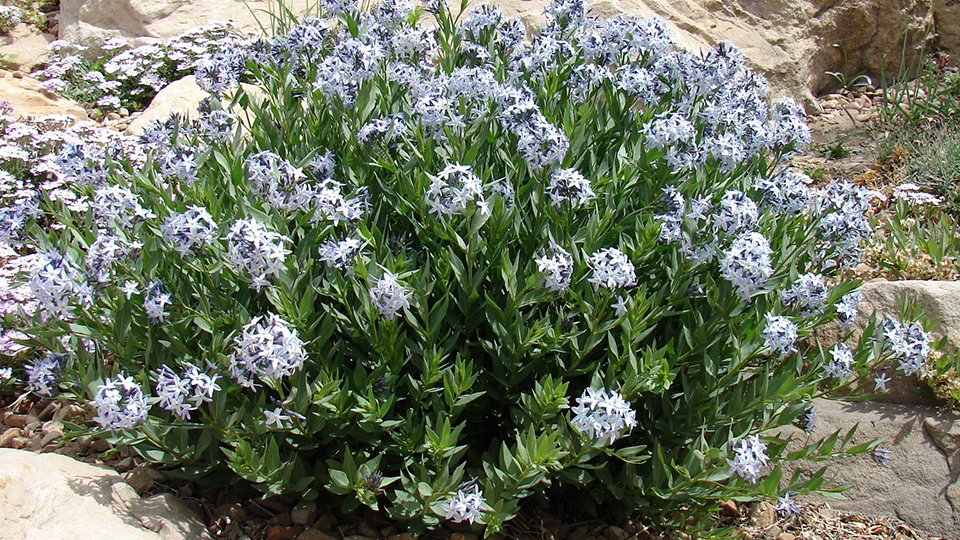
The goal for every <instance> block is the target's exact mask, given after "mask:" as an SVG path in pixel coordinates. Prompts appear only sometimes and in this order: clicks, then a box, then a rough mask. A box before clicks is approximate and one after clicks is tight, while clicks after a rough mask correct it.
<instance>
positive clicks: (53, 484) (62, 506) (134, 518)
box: [0, 448, 211, 540]
mask: <svg viewBox="0 0 960 540" xmlns="http://www.w3.org/2000/svg"><path fill="white" fill-rule="evenodd" d="M0 538H10V539H13V538H17V539H22V540H102V539H103V538H111V539H118V540H119V539H123V540H161V539H162V540H209V539H210V538H211V536H210V533H209V532H208V531H207V529H206V527H204V525H203V522H202V521H200V519H199V518H198V516H196V515H195V514H194V513H193V512H192V511H191V510H190V509H189V508H188V507H187V506H186V505H185V504H184V503H183V502H181V501H180V500H178V499H177V498H176V497H173V496H171V495H170V494H163V495H154V496H152V497H149V498H143V499H142V498H140V496H139V495H137V492H136V491H135V490H134V489H133V488H132V487H131V486H130V485H128V484H126V483H124V482H123V479H122V478H120V475H118V474H117V473H116V472H115V471H113V470H112V469H108V468H106V467H99V466H96V465H90V464H87V463H82V462H79V461H77V460H75V459H72V458H70V457H67V456H61V455H58V454H34V453H32V452H25V451H22V450H11V449H8V448H3V449H0Z"/></svg>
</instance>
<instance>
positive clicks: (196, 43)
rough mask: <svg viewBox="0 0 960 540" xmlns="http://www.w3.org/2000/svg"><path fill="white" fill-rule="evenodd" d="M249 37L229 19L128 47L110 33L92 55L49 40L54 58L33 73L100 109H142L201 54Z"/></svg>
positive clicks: (57, 89) (45, 84)
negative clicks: (241, 32) (233, 27)
mask: <svg viewBox="0 0 960 540" xmlns="http://www.w3.org/2000/svg"><path fill="white" fill-rule="evenodd" d="M245 43H247V41H246V40H244V39H243V38H241V37H240V36H238V35H236V34H235V33H233V32H232V31H231V30H230V27H229V25H228V24H227V23H211V24H209V25H206V26H203V27H200V28H196V29H194V30H191V31H189V32H185V33H183V34H181V35H179V36H176V37H173V38H170V39H169V40H167V41H165V42H160V43H156V44H150V45H141V46H139V47H133V48H127V44H128V41H127V40H126V39H125V38H121V37H115V38H108V39H106V40H105V41H104V42H103V43H102V44H101V45H100V54H98V55H97V57H96V58H95V59H92V60H91V59H89V58H86V57H85V56H84V55H83V52H84V50H85V49H86V47H83V46H81V45H77V44H74V43H70V42H67V41H63V40H56V41H53V42H51V43H50V44H49V45H48V46H47V48H48V49H50V50H51V51H52V52H53V58H52V60H50V61H49V62H48V63H47V65H46V67H44V69H42V70H39V71H37V72H35V73H34V75H35V76H36V77H37V78H39V79H40V80H42V81H43V83H42V85H43V88H44V89H46V90H47V91H49V92H54V93H58V94H61V95H63V96H66V97H69V98H71V99H74V100H76V101H79V102H81V103H87V104H90V105H92V106H95V107H97V108H99V109H101V110H106V111H112V110H117V109H119V108H121V107H129V108H131V109H140V108H142V107H144V106H146V105H147V104H148V103H150V100H151V99H153V96H155V95H156V94H157V92H159V91H160V90H162V89H163V88H164V87H165V86H167V85H168V84H170V83H171V82H173V81H175V80H177V79H179V78H181V77H184V76H186V75H189V74H191V73H193V72H194V70H195V69H196V68H197V63H198V62H199V61H200V60H201V59H203V58H208V57H209V55H210V54H213V53H216V52H218V51H222V50H229V49H231V48H233V47H235V46H237V45H241V44H245Z"/></svg>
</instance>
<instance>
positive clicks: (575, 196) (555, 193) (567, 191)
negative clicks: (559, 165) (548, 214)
mask: <svg viewBox="0 0 960 540" xmlns="http://www.w3.org/2000/svg"><path fill="white" fill-rule="evenodd" d="M544 192H545V193H546V194H547V195H549V196H550V202H552V203H553V205H554V206H559V205H560V203H562V202H563V201H571V203H573V204H586V203H587V202H589V201H590V199H591V198H593V196H594V193H593V189H591V188H590V180H588V179H587V178H586V177H585V176H583V175H582V174H580V173H579V172H578V171H577V170H576V169H557V170H556V171H554V173H553V174H552V175H550V185H548V186H547V187H546V189H545V190H544Z"/></svg>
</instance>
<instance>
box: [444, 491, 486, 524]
mask: <svg viewBox="0 0 960 540" xmlns="http://www.w3.org/2000/svg"><path fill="white" fill-rule="evenodd" d="M484 502H485V500H484V498H483V494H482V493H480V486H479V485H478V484H477V483H476V482H467V483H466V485H464V486H461V487H460V489H459V490H457V494H456V495H454V496H453V497H450V498H449V499H447V500H446V501H444V502H443V503H442V504H441V505H440V509H441V510H442V511H443V513H444V516H445V518H446V519H447V520H449V521H452V522H454V523H460V522H462V521H466V522H468V523H470V524H471V525H473V523H474V522H475V521H477V520H479V519H480V518H481V517H482V516H483V503H484Z"/></svg>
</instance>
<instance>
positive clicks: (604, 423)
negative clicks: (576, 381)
mask: <svg viewBox="0 0 960 540" xmlns="http://www.w3.org/2000/svg"><path fill="white" fill-rule="evenodd" d="M570 410H571V411H573V413H574V417H573V419H572V420H571V421H570V423H571V424H573V427H575V428H577V430H578V431H580V433H583V434H584V435H586V436H587V438H588V439H590V440H591V441H594V442H595V443H596V444H599V445H604V444H612V443H614V442H615V441H616V440H617V439H619V438H620V437H622V436H624V435H625V434H626V433H629V432H630V431H632V430H633V428H635V427H637V411H635V410H633V408H632V407H631V406H630V403H628V402H627V401H626V400H625V399H623V396H621V395H620V392H618V391H616V390H607V389H606V388H601V389H599V390H594V389H593V388H587V389H585V390H584V391H583V394H582V395H581V396H580V397H578V398H577V405H576V406H575V407H573V408H572V409H570Z"/></svg>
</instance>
